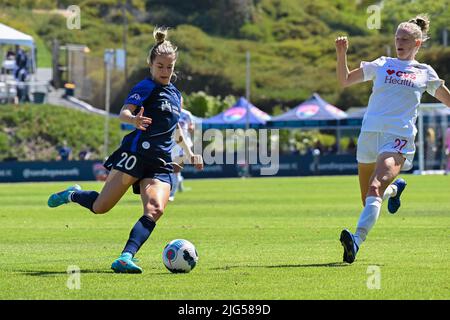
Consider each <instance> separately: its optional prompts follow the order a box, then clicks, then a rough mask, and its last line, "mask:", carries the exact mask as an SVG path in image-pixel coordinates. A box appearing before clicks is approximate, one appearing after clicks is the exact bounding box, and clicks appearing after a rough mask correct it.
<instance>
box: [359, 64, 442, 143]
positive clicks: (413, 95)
mask: <svg viewBox="0 0 450 320" xmlns="http://www.w3.org/2000/svg"><path fill="white" fill-rule="evenodd" d="M361 68H362V69H363V73H364V81H368V80H373V88H372V94H371V95H370V98H369V105H368V108H367V111H366V114H365V115H364V119H363V124H362V128H361V131H369V132H386V133H391V134H394V135H399V136H402V137H415V135H416V133H417V128H416V125H415V123H416V119H417V108H418V106H419V104H420V99H421V97H422V94H423V93H424V92H425V91H427V92H428V93H429V94H431V95H432V96H434V95H435V93H436V90H437V89H438V88H439V87H440V86H441V85H443V84H444V81H443V80H441V79H439V77H438V75H437V74H436V72H435V71H434V69H433V68H432V67H431V66H429V65H427V64H423V63H419V62H417V61H416V60H399V59H396V58H390V57H380V58H378V59H376V60H374V61H372V62H365V61H363V62H361Z"/></svg>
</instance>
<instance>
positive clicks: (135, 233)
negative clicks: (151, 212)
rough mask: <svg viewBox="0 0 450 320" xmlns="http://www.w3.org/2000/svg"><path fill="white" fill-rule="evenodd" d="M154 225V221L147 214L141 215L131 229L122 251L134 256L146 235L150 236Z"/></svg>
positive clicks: (146, 237)
mask: <svg viewBox="0 0 450 320" xmlns="http://www.w3.org/2000/svg"><path fill="white" fill-rule="evenodd" d="M155 225H156V224H155V222H154V221H153V220H152V219H150V218H149V217H148V216H142V217H141V218H140V219H139V220H138V221H137V222H136V224H135V225H134V227H133V229H131V232H130V237H129V238H128V241H127V244H126V245H125V248H124V249H123V251H122V253H124V252H130V253H131V254H132V255H133V256H134V255H135V254H136V252H137V251H138V250H139V248H140V247H141V246H142V245H143V244H144V242H145V241H146V240H147V239H148V237H150V234H151V233H152V231H153V229H154V228H155Z"/></svg>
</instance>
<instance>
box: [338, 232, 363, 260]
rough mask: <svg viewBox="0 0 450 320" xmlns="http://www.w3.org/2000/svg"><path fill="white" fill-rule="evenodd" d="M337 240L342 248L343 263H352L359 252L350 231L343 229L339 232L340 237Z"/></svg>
mask: <svg viewBox="0 0 450 320" xmlns="http://www.w3.org/2000/svg"><path fill="white" fill-rule="evenodd" d="M339 240H340V241H341V244H342V246H343V247H344V256H343V261H344V262H347V263H353V261H355V258H356V253H357V252H358V250H359V248H358V245H357V244H356V242H355V237H354V236H353V234H352V233H351V232H350V231H348V230H347V229H344V230H342V232H341V237H340V239H339Z"/></svg>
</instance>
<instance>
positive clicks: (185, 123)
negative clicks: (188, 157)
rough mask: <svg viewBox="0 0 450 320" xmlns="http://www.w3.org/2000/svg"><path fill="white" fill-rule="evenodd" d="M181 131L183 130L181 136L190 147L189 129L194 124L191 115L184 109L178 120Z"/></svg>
mask: <svg viewBox="0 0 450 320" xmlns="http://www.w3.org/2000/svg"><path fill="white" fill-rule="evenodd" d="M178 123H179V124H180V127H181V129H182V130H183V135H184V137H185V138H186V144H187V145H188V146H189V148H190V147H192V144H193V143H192V138H191V133H190V132H189V127H190V126H191V125H192V124H193V123H194V118H193V116H192V113H191V112H190V111H188V110H186V109H181V114H180V120H178Z"/></svg>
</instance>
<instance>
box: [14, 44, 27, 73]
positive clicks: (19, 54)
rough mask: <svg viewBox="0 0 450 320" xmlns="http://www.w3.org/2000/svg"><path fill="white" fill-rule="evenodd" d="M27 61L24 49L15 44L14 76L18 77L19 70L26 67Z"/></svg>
mask: <svg viewBox="0 0 450 320" xmlns="http://www.w3.org/2000/svg"><path fill="white" fill-rule="evenodd" d="M27 63H28V56H27V54H26V53H25V51H23V49H22V48H21V47H20V46H16V67H17V69H16V72H15V74H14V77H15V78H16V79H17V78H19V72H20V71H21V70H22V69H25V70H26V68H27Z"/></svg>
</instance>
